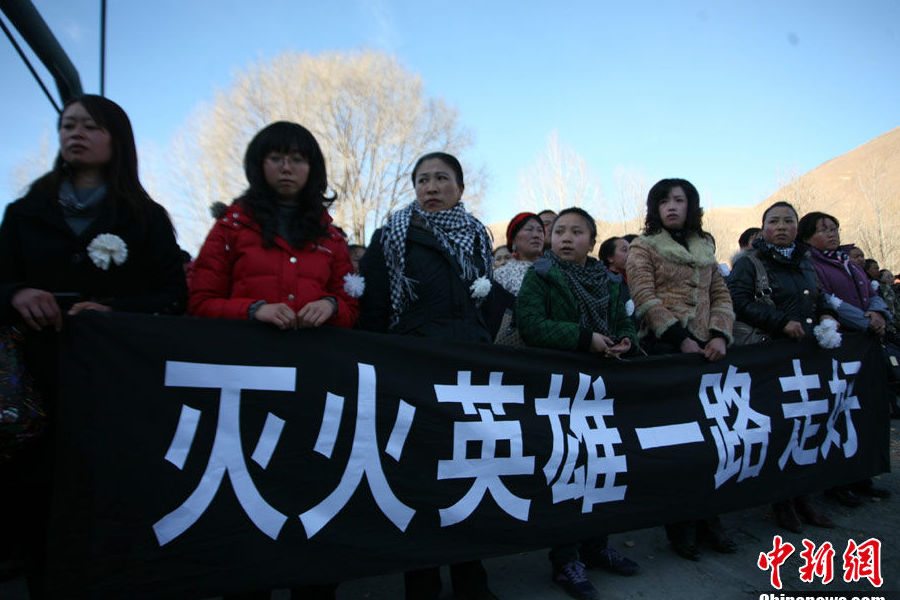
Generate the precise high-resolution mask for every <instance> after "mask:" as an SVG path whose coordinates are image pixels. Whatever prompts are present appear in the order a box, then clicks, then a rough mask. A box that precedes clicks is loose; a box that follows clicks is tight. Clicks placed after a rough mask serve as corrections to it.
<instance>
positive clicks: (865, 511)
mask: <svg viewBox="0 0 900 600" xmlns="http://www.w3.org/2000/svg"><path fill="white" fill-rule="evenodd" d="M891 464H892V467H893V472H891V473H884V474H882V475H880V476H878V477H877V478H875V485H877V486H879V487H883V488H887V489H889V490H891V492H892V493H893V497H892V498H891V499H888V500H877V499H871V500H869V499H867V500H866V502H865V504H863V506H860V507H858V508H846V507H844V506H841V505H840V504H837V503H836V502H835V501H833V500H830V499H828V498H825V497H824V496H823V495H822V494H817V495H815V496H814V497H813V502H814V504H815V505H816V506H817V507H818V508H819V509H821V510H822V511H823V512H825V513H826V514H827V515H828V516H829V517H831V519H832V520H833V521H834V522H835V523H836V524H837V527H836V528H835V529H821V528H815V527H811V526H806V527H805V530H804V532H803V533H802V534H795V533H791V532H787V531H784V530H781V529H780V528H778V527H777V526H776V525H775V523H774V521H773V519H772V514H771V510H770V508H769V507H768V506H760V507H756V508H751V509H747V510H742V511H736V512H733V513H728V514H725V515H722V520H723V522H724V524H725V527H726V529H727V530H728V531H729V532H730V533H731V535H732V538H733V539H734V541H735V542H737V544H738V546H739V550H738V552H737V553H735V554H727V555H723V554H715V553H714V552H712V551H704V552H703V556H702V557H701V559H700V561H698V562H691V561H687V560H685V559H683V558H680V557H679V556H677V555H676V554H674V553H673V552H672V551H671V550H670V549H669V546H668V542H667V541H666V535H665V532H664V530H663V528H662V527H651V528H648V529H641V530H638V531H631V532H627V533H621V534H615V535H612V536H611V537H610V544H611V545H613V546H615V547H616V548H618V549H619V550H620V551H621V552H622V554H624V555H626V556H628V557H629V558H631V559H632V560H635V561H637V562H638V563H639V564H640V565H641V572H640V573H638V574H637V575H635V576H633V577H618V576H616V575H612V574H609V573H606V572H603V571H593V570H592V571H589V572H588V575H589V577H590V579H591V581H592V582H593V583H594V585H595V586H596V587H597V589H598V590H599V592H600V598H601V600H656V599H665V600H731V599H737V600H750V599H760V600H762V599H763V598H764V599H765V600H791V599H792V598H798V599H799V598H807V597H811V598H840V597H845V598H846V599H847V600H850V599H851V598H853V597H854V596H857V597H859V598H865V597H871V598H877V597H881V598H885V599H886V600H900V539H898V538H900V510H898V506H900V473H898V470H897V467H898V466H900V421H897V420H894V421H891ZM775 535H781V536H782V538H783V540H784V541H785V542H789V543H791V544H793V545H794V546H795V547H796V548H797V549H796V550H795V552H794V553H793V555H792V556H791V557H790V558H789V559H788V560H787V561H786V562H785V564H784V565H783V566H782V567H781V579H782V582H783V589H781V590H775V589H774V588H772V586H771V585H770V581H769V578H770V572H769V571H763V570H761V569H759V568H758V567H757V559H758V557H759V554H760V553H761V552H770V551H771V550H772V544H773V536H775ZM804 537H806V538H808V539H809V540H810V541H811V542H813V543H814V544H815V545H816V548H817V549H818V548H819V547H820V546H821V545H822V544H823V543H824V542H831V544H832V545H833V547H834V550H835V557H834V561H833V565H834V579H833V580H832V582H831V583H829V584H827V585H823V584H822V582H821V579H820V578H816V579H815V583H802V582H801V581H800V576H799V572H798V569H799V568H800V566H801V565H802V564H803V561H802V559H801V558H800V556H799V554H800V551H801V550H802V549H803V545H802V540H803V538H804ZM870 538H876V539H878V540H880V542H881V576H882V578H883V580H884V583H883V585H882V586H881V587H880V588H876V587H874V586H873V585H872V584H871V583H870V581H869V580H868V579H865V578H864V579H862V580H860V581H857V582H851V583H847V582H844V580H843V576H844V569H843V559H842V555H843V552H844V550H845V548H846V547H847V543H848V540H850V539H853V540H854V541H855V542H856V543H862V542H864V541H865V540H868V539H870ZM484 562H485V566H486V568H487V571H488V575H489V577H490V584H491V589H492V590H493V592H494V593H495V594H496V595H497V597H498V598H500V599H501V600H513V599H515V600H566V599H567V598H568V596H567V595H566V594H565V593H564V592H563V591H562V590H561V589H560V588H558V587H557V586H556V585H555V584H553V583H552V582H551V580H550V562H549V561H548V560H547V551H546V550H541V551H535V552H525V553H521V554H515V555H511V556H504V557H500V558H493V559H488V560H485V561H484ZM442 575H443V578H444V583H445V590H444V594H443V596H442V598H451V597H452V595H451V593H450V590H449V574H448V573H447V570H446V568H445V569H444V570H443V572H442ZM763 594H767V595H766V596H763ZM769 594H771V595H772V596H771V597H770V596H769ZM782 594H783V596H782ZM272 598H273V600H288V598H289V594H288V592H286V591H277V592H275V593H274V594H273V596H272ZM337 598H338V600H399V599H401V598H403V576H402V575H401V574H393V575H384V576H378V577H367V578H365V579H358V580H355V581H348V582H344V583H342V584H341V585H340V587H339V588H338V592H337ZM0 600H28V594H27V591H26V589H25V583H24V580H23V579H16V580H13V581H9V582H6V583H2V584H0Z"/></svg>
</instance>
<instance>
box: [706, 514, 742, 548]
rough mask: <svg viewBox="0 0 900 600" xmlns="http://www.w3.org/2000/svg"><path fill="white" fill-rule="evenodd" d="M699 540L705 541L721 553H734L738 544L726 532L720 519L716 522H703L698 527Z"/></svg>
mask: <svg viewBox="0 0 900 600" xmlns="http://www.w3.org/2000/svg"><path fill="white" fill-rule="evenodd" d="M697 541H698V542H703V543H704V544H706V545H707V546H709V547H710V548H712V549H713V550H715V551H716V552H718V553H719V554H734V553H735V552H737V549H738V546H737V544H735V543H734V540H732V539H731V538H730V537H728V536H727V535H726V534H725V530H723V529H722V525H721V524H719V522H718V520H717V521H716V522H715V524H709V523H707V522H705V521H704V522H702V523H701V524H700V525H698V527H697Z"/></svg>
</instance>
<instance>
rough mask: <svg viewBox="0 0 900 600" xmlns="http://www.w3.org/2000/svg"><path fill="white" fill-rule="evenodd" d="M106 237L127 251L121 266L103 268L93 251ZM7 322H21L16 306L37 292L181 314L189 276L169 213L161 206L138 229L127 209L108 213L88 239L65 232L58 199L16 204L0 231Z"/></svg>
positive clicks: (1, 295) (2, 310)
mask: <svg viewBox="0 0 900 600" xmlns="http://www.w3.org/2000/svg"><path fill="white" fill-rule="evenodd" d="M101 233H112V234H115V235H117V236H119V237H120V238H121V239H122V240H123V241H124V242H125V244H126V245H127V247H128V256H127V258H126V260H125V262H124V263H123V264H121V265H115V264H110V266H109V269H108V270H105V271H104V270H102V269H100V268H99V267H97V266H96V265H95V264H94V263H93V261H91V259H90V257H89V256H88V253H87V246H88V244H90V243H91V241H92V240H93V239H94V238H95V237H96V236H97V235H98V234H101ZM0 257H2V260H0V320H2V322H4V323H9V322H11V321H12V320H13V319H15V318H16V317H17V316H18V313H17V312H16V311H15V309H13V308H12V306H11V304H10V302H11V300H12V296H13V294H15V292H16V291H18V290H20V289H22V288H26V287H33V288H38V289H42V290H46V291H49V292H63V293H75V294H78V295H79V298H77V299H78V300H93V301H95V302H99V303H101V304H106V305H108V306H110V307H111V308H113V309H114V310H121V311H127V312H141V313H166V314H179V313H182V312H184V307H185V303H186V300H187V285H186V284H185V278H184V268H183V266H182V258H181V254H180V250H179V248H178V244H177V243H176V242H175V233H174V231H173V229H172V223H171V221H169V217H168V215H167V214H166V211H165V210H164V209H163V208H162V207H161V206H159V205H158V204H156V203H153V204H152V205H151V206H150V208H149V214H148V217H147V219H146V225H145V227H144V228H141V227H139V224H138V221H137V219H135V217H134V215H133V213H132V211H131V209H130V207H129V206H127V205H126V204H125V203H124V202H120V203H118V206H117V207H116V210H115V211H113V210H112V209H111V208H106V207H104V210H103V211H102V212H101V214H100V215H99V216H98V217H97V219H96V220H95V221H94V222H93V223H91V224H90V225H89V226H88V227H87V229H85V230H84V231H83V232H82V234H81V235H77V234H75V232H74V231H72V229H71V228H70V227H69V226H68V224H66V221H65V219H64V218H63V213H62V209H61V207H60V205H59V202H58V201H57V200H56V198H55V197H54V198H48V197H45V196H42V195H40V194H37V193H34V192H32V193H30V194H29V195H28V196H26V197H24V198H22V199H20V200H17V201H16V202H13V203H12V204H10V205H9V206H7V208H6V214H5V215H4V217H3V223H2V224H0Z"/></svg>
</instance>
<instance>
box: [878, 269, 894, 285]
mask: <svg viewBox="0 0 900 600" xmlns="http://www.w3.org/2000/svg"><path fill="white" fill-rule="evenodd" d="M878 276H879V277H880V278H881V283H883V284H884V285H894V274H893V273H891V272H890V271H885V272H884V273H879V274H878Z"/></svg>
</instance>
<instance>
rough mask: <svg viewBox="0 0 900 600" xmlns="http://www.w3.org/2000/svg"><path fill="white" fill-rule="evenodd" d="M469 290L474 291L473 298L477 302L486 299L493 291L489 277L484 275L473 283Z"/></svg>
mask: <svg viewBox="0 0 900 600" xmlns="http://www.w3.org/2000/svg"><path fill="white" fill-rule="evenodd" d="M469 289H470V290H471V291H472V298H475V299H476V300H477V299H478V298H484V297H485V296H487V295H488V294H489V293H490V291H491V282H490V280H489V279H488V278H487V277H485V276H484V275H482V276H481V277H479V278H478V279H476V280H475V281H473V282H472V285H470V286H469Z"/></svg>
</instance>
